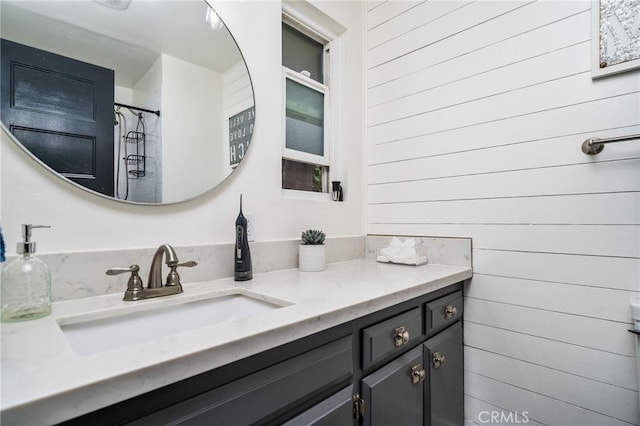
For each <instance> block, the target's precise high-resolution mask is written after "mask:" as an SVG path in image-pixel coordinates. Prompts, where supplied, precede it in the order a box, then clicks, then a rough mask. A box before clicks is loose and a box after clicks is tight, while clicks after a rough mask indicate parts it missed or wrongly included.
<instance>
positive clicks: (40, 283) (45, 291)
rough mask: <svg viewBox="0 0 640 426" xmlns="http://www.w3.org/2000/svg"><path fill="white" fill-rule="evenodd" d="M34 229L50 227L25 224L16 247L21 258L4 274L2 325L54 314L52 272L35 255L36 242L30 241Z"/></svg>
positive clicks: (3, 272)
mask: <svg viewBox="0 0 640 426" xmlns="http://www.w3.org/2000/svg"><path fill="white" fill-rule="evenodd" d="M35 228H50V226H48V225H30V224H29V225H22V241H21V242H19V243H18V244H17V252H18V255H19V256H18V258H17V259H15V260H14V261H13V262H11V263H9V264H8V265H7V266H6V268H5V269H4V271H2V289H1V290H2V294H1V296H2V298H1V300H0V304H1V318H2V322H14V321H26V320H30V319H35V318H40V317H44V316H46V315H49V314H50V313H51V272H50V270H49V267H48V266H47V264H46V263H44V262H43V261H42V260H40V259H39V258H37V257H36V256H35V253H36V243H35V241H31V231H32V229H35Z"/></svg>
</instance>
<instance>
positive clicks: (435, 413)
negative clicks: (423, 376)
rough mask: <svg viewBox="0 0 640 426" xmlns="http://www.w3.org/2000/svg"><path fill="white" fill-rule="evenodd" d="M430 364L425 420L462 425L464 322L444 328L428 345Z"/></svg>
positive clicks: (426, 355) (438, 424)
mask: <svg viewBox="0 0 640 426" xmlns="http://www.w3.org/2000/svg"><path fill="white" fill-rule="evenodd" d="M423 347H424V361H425V363H427V364H429V368H428V370H429V373H428V376H429V377H428V379H427V380H428V382H426V383H427V385H426V386H425V422H424V424H425V425H427V426H429V425H431V426H449V425H451V426H458V425H461V424H463V423H464V388H463V374H464V373H463V368H464V365H463V346H462V325H461V322H460V321H458V322H457V323H456V324H454V325H452V326H451V327H449V328H447V329H446V330H443V331H441V332H440V333H438V334H437V335H436V336H434V337H433V338H431V339H429V340H427V341H426V342H425V343H424V345H423Z"/></svg>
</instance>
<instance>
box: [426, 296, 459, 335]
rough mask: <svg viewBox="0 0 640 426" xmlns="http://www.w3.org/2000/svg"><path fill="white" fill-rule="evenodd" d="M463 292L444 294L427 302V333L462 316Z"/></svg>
mask: <svg viewBox="0 0 640 426" xmlns="http://www.w3.org/2000/svg"><path fill="white" fill-rule="evenodd" d="M462 305H463V304H462V292H461V291H456V292H455V293H451V294H448V295H446V296H442V297H441V298H439V299H436V300H434V301H433V302H429V303H427V309H426V318H425V320H426V323H425V330H426V333H427V335H429V334H430V333H432V332H433V331H435V330H438V329H440V328H442V327H444V326H446V325H449V324H451V323H453V322H454V321H456V320H458V318H461V317H462V308H463V306H462Z"/></svg>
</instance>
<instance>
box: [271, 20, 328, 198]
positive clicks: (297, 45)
mask: <svg viewBox="0 0 640 426" xmlns="http://www.w3.org/2000/svg"><path fill="white" fill-rule="evenodd" d="M329 43H330V42H329V40H328V39H327V38H325V37H323V36H321V35H319V34H318V33H316V32H313V31H311V30H309V29H308V27H306V26H304V25H302V24H299V23H298V22H297V21H295V20H293V19H292V18H288V17H287V16H285V17H284V22H283V24H282V68H283V78H284V91H285V114H284V116H285V137H284V142H283V150H282V188H283V189H293V190H299V191H309V192H323V193H328V192H329V170H330V166H331V158H330V152H331V139H330V135H331V132H330V126H329V124H330V118H331V117H330V113H329V111H330V102H329V101H330V88H329V80H330V79H329V72H328V70H329V66H328V65H329V51H330V49H329Z"/></svg>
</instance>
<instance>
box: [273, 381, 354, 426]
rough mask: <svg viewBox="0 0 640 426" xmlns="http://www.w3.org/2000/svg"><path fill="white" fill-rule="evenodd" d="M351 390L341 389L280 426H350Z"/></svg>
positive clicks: (351, 409) (349, 388)
mask: <svg viewBox="0 0 640 426" xmlns="http://www.w3.org/2000/svg"><path fill="white" fill-rule="evenodd" d="M352 394H353V389H352V387H351V386H349V387H346V388H344V389H342V390H341V391H340V392H337V393H335V394H333V395H332V396H330V397H329V398H327V399H325V400H324V401H322V402H320V403H318V404H316V405H314V406H313V407H311V408H309V409H308V410H307V411H305V412H304V413H302V414H300V415H298V416H296V417H294V418H293V419H291V420H289V421H288V422H286V423H283V425H282V426H311V425H312V426H352V425H353V399H352V397H351V396H352Z"/></svg>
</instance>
